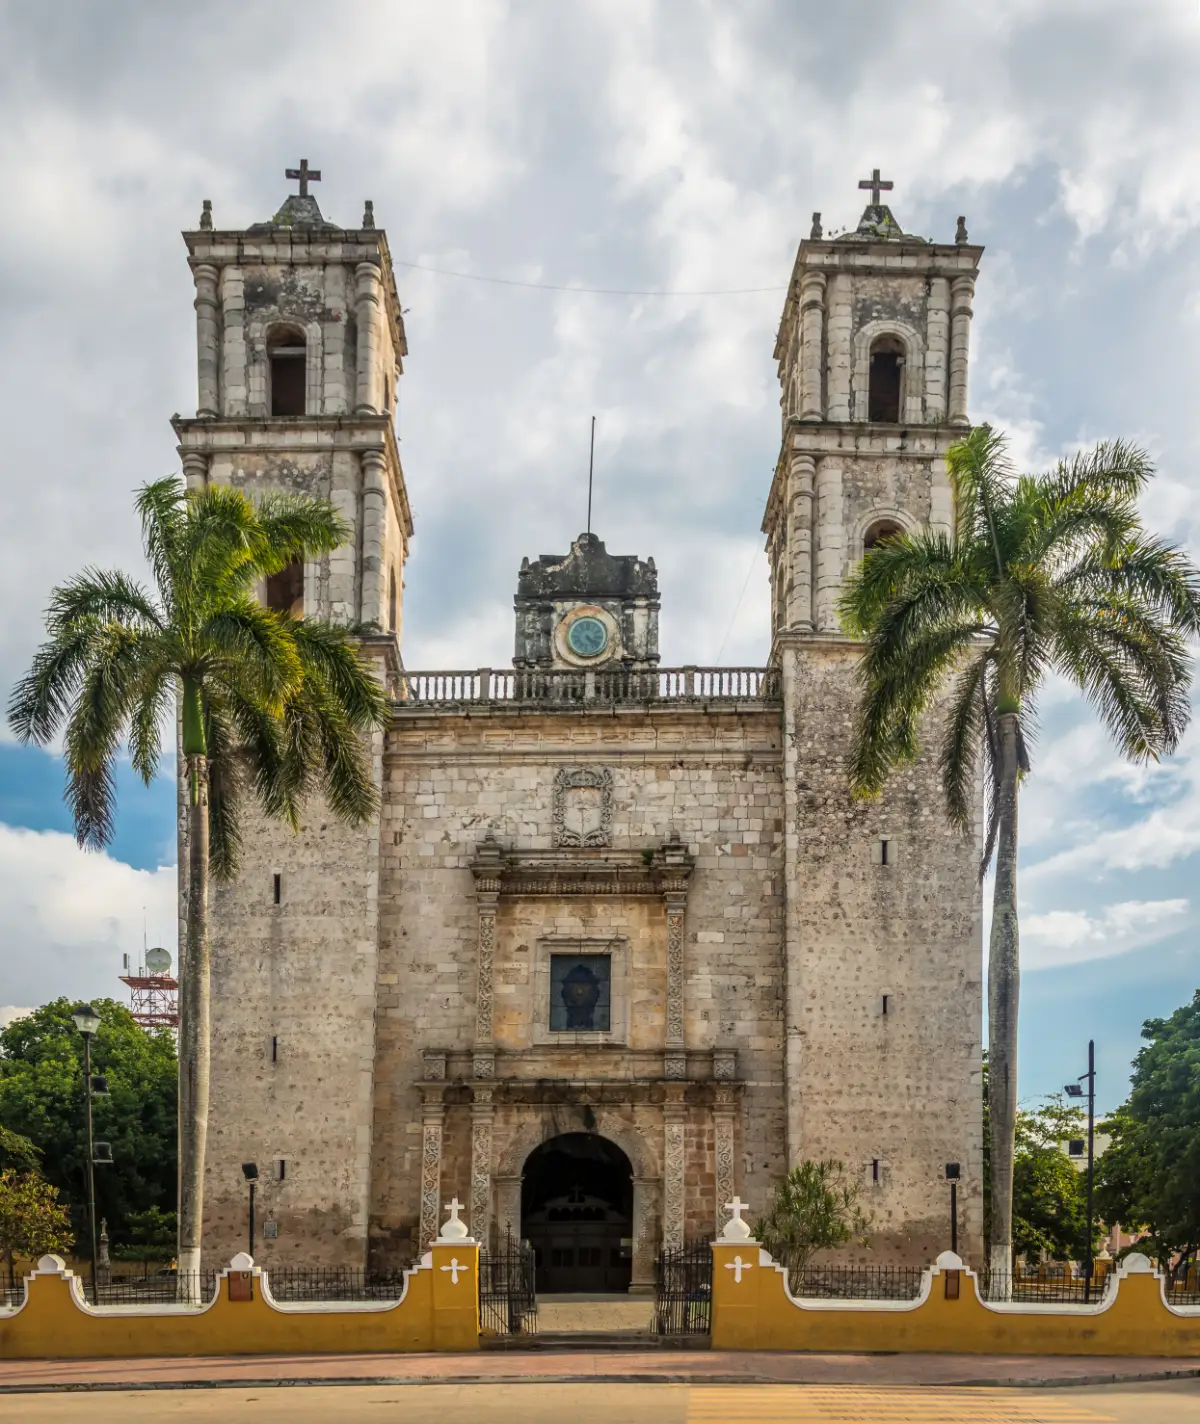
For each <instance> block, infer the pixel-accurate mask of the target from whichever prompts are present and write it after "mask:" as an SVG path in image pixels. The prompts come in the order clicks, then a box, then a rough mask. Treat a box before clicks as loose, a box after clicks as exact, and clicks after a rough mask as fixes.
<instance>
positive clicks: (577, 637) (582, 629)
mask: <svg viewBox="0 0 1200 1424" xmlns="http://www.w3.org/2000/svg"><path fill="white" fill-rule="evenodd" d="M567 647H568V648H570V650H571V651H572V652H573V653H574V654H575V656H576V657H577V658H598V657H599V656H600V654H601V653H602V652H603V651H604V650H605V648H607V647H608V629H607V628H606V627H605V626H604V624H603V623H602V622H601V621H600V619H599V618H593V617H591V616H590V615H585V616H584V617H582V618H576V619H575V620H574V622H573V623H571V625H570V627H568V629H567Z"/></svg>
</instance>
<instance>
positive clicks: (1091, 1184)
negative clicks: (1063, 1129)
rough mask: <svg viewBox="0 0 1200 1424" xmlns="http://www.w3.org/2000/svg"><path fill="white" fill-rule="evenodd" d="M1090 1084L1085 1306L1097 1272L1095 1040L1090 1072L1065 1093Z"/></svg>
mask: <svg viewBox="0 0 1200 1424" xmlns="http://www.w3.org/2000/svg"><path fill="white" fill-rule="evenodd" d="M1084 1081H1086V1082H1087V1100H1088V1134H1087V1246H1086V1249H1085V1251H1084V1262H1083V1267H1084V1271H1085V1273H1086V1274H1085V1275H1084V1278H1083V1299H1084V1303H1085V1304H1086V1303H1087V1302H1089V1301H1090V1300H1091V1298H1092V1272H1093V1271H1094V1270H1095V1269H1096V1258H1095V1255H1094V1250H1095V1247H1094V1240H1095V1226H1094V1222H1095V1210H1094V1207H1093V1194H1094V1192H1095V1187H1096V1040H1095V1039H1094V1038H1089V1039H1088V1066H1087V1072H1086V1073H1084V1074H1083V1075H1082V1077H1080V1078H1079V1079H1078V1080H1077V1081H1076V1082H1074V1083H1068V1084H1067V1085H1066V1094H1067V1097H1069V1098H1081V1097H1083V1089H1082V1088H1081V1087H1080V1084H1081V1083H1083V1082H1084Z"/></svg>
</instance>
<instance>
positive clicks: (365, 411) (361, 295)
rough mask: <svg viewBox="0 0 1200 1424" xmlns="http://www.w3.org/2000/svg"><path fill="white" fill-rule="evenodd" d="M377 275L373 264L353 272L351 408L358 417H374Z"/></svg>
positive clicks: (376, 404)
mask: <svg viewBox="0 0 1200 1424" xmlns="http://www.w3.org/2000/svg"><path fill="white" fill-rule="evenodd" d="M379 285H380V271H379V268H378V267H377V266H376V265H375V263H374V262H360V263H359V264H358V266H357V267H355V269H354V295H355V303H354V307H355V321H356V323H357V326H358V347H357V351H356V379H355V405H354V409H355V412H356V414H358V415H378V414H379V413H380V407H381V404H382V402H381V400H380V394H379V360H380V354H379V353H380V334H379V324H380V321H381V320H382V311H381V306H380V299H379Z"/></svg>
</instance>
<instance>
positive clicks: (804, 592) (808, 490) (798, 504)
mask: <svg viewBox="0 0 1200 1424" xmlns="http://www.w3.org/2000/svg"><path fill="white" fill-rule="evenodd" d="M816 474H817V462H816V461H815V460H814V459H813V457H812V456H811V455H793V456H792V458H791V470H790V472H789V480H788V498H789V500H790V501H791V519H790V520H789V531H790V537H791V547H790V549H789V550H788V561H789V563H790V565H791V576H792V584H791V596H790V598H789V601H788V612H787V622H788V627H789V628H802V629H806V630H807V629H811V628H812V552H813V551H812V536H813V529H812V523H813V482H814V480H815V479H816Z"/></svg>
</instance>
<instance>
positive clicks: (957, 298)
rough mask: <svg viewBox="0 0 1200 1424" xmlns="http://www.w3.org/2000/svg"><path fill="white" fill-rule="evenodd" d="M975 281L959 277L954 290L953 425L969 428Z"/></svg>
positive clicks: (953, 285) (951, 303) (951, 346)
mask: <svg viewBox="0 0 1200 1424" xmlns="http://www.w3.org/2000/svg"><path fill="white" fill-rule="evenodd" d="M974 295H975V278H974V277H955V279H954V281H953V283H952V285H951V287H950V410H949V417H950V424H951V425H967V424H968V423H969V422H968V419H967V353H968V349H969V347H970V342H971V317H972V315H973V312H972V309H971V300H972V298H973V297H974Z"/></svg>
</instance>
